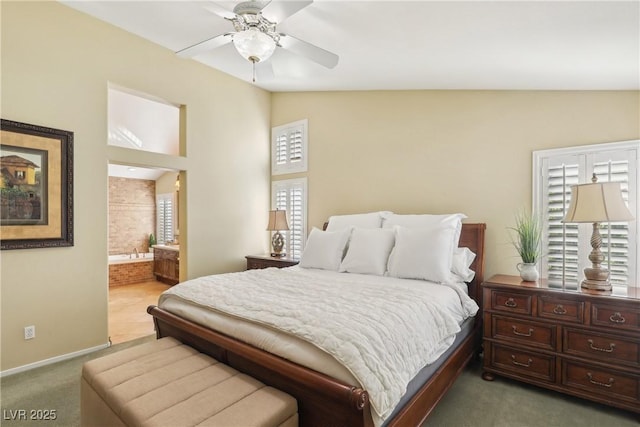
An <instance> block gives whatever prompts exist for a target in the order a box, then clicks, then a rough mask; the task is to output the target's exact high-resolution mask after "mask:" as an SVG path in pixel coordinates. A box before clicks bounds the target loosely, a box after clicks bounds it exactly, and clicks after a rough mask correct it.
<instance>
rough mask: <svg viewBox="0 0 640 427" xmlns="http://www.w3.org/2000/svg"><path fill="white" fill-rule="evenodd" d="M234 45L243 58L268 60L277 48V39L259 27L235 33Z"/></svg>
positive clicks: (256, 60) (258, 60)
mask: <svg viewBox="0 0 640 427" xmlns="http://www.w3.org/2000/svg"><path fill="white" fill-rule="evenodd" d="M233 45H234V46H235V47H236V50H237V51H238V53H239V54H240V55H242V57H243V58H245V59H246V60H248V61H251V62H253V63H256V62H261V61H266V60H267V59H269V58H270V57H271V55H273V52H274V51H275V50H276V41H275V40H274V39H273V38H272V37H271V36H269V35H268V34H265V33H263V32H262V31H260V30H259V29H257V28H249V29H247V30H244V31H240V32H237V33H235V34H234V35H233Z"/></svg>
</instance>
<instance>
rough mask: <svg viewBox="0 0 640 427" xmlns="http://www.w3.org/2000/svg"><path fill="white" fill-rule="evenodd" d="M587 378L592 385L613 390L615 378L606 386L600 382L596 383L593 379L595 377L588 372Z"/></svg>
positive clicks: (610, 379)
mask: <svg viewBox="0 0 640 427" xmlns="http://www.w3.org/2000/svg"><path fill="white" fill-rule="evenodd" d="M587 378H589V382H590V383H591V384H595V385H599V386H601V387H606V388H611V386H613V383H614V382H615V380H614V379H613V378H609V382H608V383H606V384H605V383H601V382H600V381H596V380H594V379H593V375H591V372H587Z"/></svg>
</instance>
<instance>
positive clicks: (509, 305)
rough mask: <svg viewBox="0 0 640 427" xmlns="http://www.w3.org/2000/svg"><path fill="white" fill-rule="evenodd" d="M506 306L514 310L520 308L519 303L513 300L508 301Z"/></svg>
mask: <svg viewBox="0 0 640 427" xmlns="http://www.w3.org/2000/svg"><path fill="white" fill-rule="evenodd" d="M504 305H506V306H507V307H511V308H514V307H517V306H518V303H517V302H515V301H514V300H513V298H509V299H508V300H507V301H505V303H504Z"/></svg>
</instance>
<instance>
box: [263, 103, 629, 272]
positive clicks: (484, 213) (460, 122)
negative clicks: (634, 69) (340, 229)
mask: <svg viewBox="0 0 640 427" xmlns="http://www.w3.org/2000/svg"><path fill="white" fill-rule="evenodd" d="M639 97H640V95H639V92H637V91H634V92H511V91H410V92H402V91H394V92H384V91H380V92H326V93H277V94H273V96H272V112H271V114H272V125H273V126H277V125H281V124H284V123H288V122H291V121H294V120H299V119H303V118H308V119H309V172H308V174H307V176H308V188H309V198H308V200H309V226H310V227H311V226H316V227H321V226H322V224H323V222H324V221H325V220H326V219H327V217H328V216H330V215H332V214H343V213H356V212H367V211H373V210H380V209H388V210H393V211H395V212H398V213H421V212H422V213H447V212H463V213H465V214H467V215H468V217H469V220H468V221H474V222H485V223H486V224H487V236H486V273H487V274H488V275H491V274H494V273H498V272H501V273H516V274H517V272H516V270H515V267H514V266H515V264H516V263H517V262H519V261H518V259H517V258H516V254H515V252H514V251H513V249H512V247H511V245H510V243H509V242H510V240H509V235H508V232H507V227H510V226H512V225H513V215H514V213H515V212H516V211H518V210H521V209H530V208H531V199H532V195H531V187H532V181H531V180H532V178H531V177H532V171H531V167H532V165H531V163H532V152H533V150H540V149H547V148H554V147H567V146H575V145H583V144H594V143H601V142H610V141H621V140H630V139H638V138H639V137H640V108H639V103H640V102H639ZM289 177H290V176H282V177H277V179H281V178H283V179H284V178H289Z"/></svg>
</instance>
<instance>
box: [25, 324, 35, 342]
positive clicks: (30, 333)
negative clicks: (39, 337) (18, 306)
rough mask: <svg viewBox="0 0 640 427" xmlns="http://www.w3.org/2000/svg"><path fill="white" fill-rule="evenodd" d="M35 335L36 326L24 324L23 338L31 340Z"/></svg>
mask: <svg viewBox="0 0 640 427" xmlns="http://www.w3.org/2000/svg"><path fill="white" fill-rule="evenodd" d="M35 337H36V327H35V326H33V325H31V326H25V327H24V339H25V340H31V339H34V338H35Z"/></svg>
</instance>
